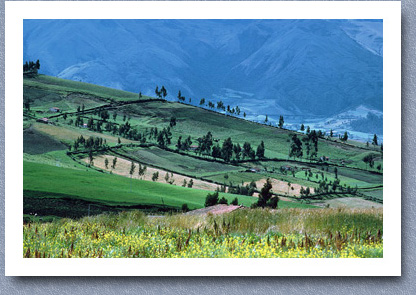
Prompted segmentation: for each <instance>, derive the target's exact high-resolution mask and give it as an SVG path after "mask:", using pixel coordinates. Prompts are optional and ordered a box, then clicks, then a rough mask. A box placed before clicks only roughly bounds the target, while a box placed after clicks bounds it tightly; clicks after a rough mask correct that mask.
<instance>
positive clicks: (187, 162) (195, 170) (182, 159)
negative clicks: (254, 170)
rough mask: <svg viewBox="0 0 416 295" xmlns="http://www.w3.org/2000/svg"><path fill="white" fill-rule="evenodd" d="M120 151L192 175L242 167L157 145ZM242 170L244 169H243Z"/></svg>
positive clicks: (169, 169)
mask: <svg viewBox="0 0 416 295" xmlns="http://www.w3.org/2000/svg"><path fill="white" fill-rule="evenodd" d="M117 152H121V153H122V154H125V155H127V156H129V157H132V158H134V159H137V160H138V161H139V162H142V163H145V164H148V165H151V166H155V167H160V168H164V169H166V170H168V171H175V172H177V173H179V174H184V175H191V176H194V177H202V176H209V175H211V174H217V173H218V171H223V172H235V171H240V170H242V169H243V168H241V167H237V166H232V165H227V164H223V163H218V162H209V161H204V160H202V159H201V160H200V159H196V158H192V157H189V156H184V155H181V154H178V153H174V152H170V151H166V150H163V149H160V148H158V147H150V148H124V149H122V150H121V151H120V150H118V151H117ZM243 170H244V169H243Z"/></svg>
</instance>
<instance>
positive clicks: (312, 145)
mask: <svg viewBox="0 0 416 295" xmlns="http://www.w3.org/2000/svg"><path fill="white" fill-rule="evenodd" d="M308 129H309V127H308ZM323 136H325V134H324V133H322V131H321V130H319V131H318V132H317V131H315V130H312V131H310V129H309V132H308V131H307V132H306V136H304V137H303V138H302V140H300V139H299V137H298V136H297V134H291V135H289V137H290V148H289V158H292V157H293V158H295V159H296V158H302V157H303V144H302V141H303V143H304V146H305V148H306V156H307V158H309V159H310V160H312V159H313V158H315V159H316V157H317V156H318V141H319V138H320V137H321V138H322V137H323Z"/></svg>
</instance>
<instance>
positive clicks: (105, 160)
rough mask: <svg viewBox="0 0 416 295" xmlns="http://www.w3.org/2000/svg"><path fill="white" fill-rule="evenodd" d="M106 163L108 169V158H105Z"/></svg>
mask: <svg viewBox="0 0 416 295" xmlns="http://www.w3.org/2000/svg"><path fill="white" fill-rule="evenodd" d="M104 165H105V169H108V159H107V158H105V160H104Z"/></svg>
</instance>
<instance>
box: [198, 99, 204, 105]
mask: <svg viewBox="0 0 416 295" xmlns="http://www.w3.org/2000/svg"><path fill="white" fill-rule="evenodd" d="M204 104H205V98H201V100H200V101H199V105H201V106H202V105H204Z"/></svg>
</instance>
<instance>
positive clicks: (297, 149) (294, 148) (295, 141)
mask: <svg viewBox="0 0 416 295" xmlns="http://www.w3.org/2000/svg"><path fill="white" fill-rule="evenodd" d="M290 136H291V139H292V142H291V144H290V149H289V158H292V157H293V158H295V159H296V158H302V157H303V150H302V142H301V140H300V139H299V138H298V136H297V135H296V134H292V135H290Z"/></svg>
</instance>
